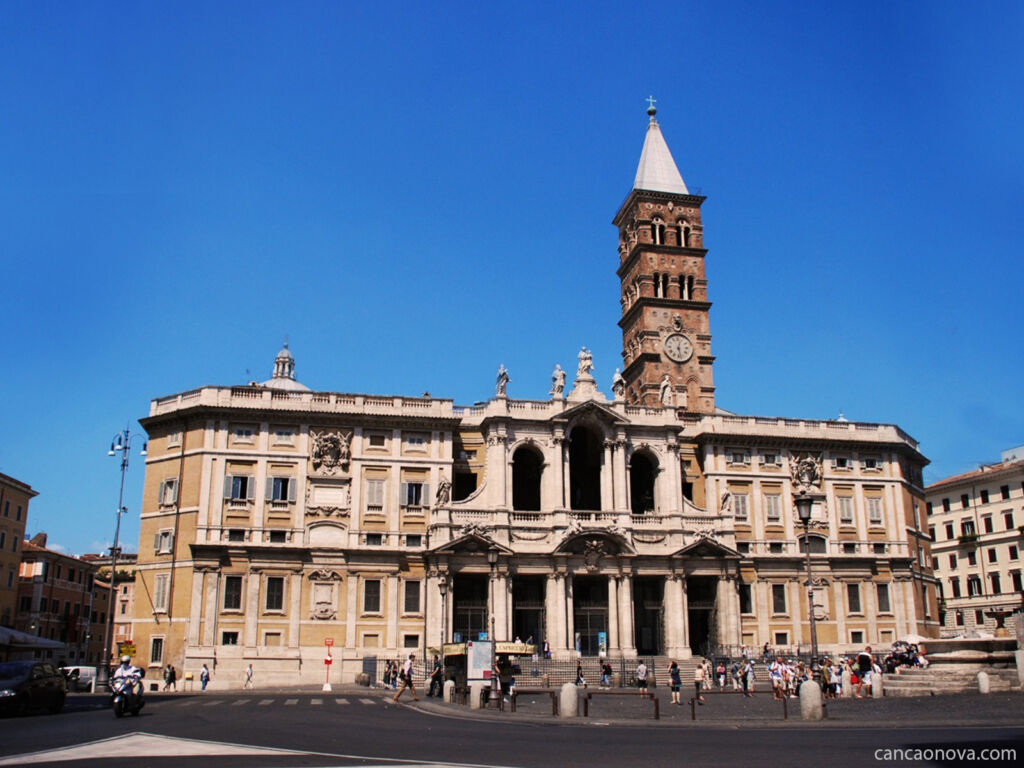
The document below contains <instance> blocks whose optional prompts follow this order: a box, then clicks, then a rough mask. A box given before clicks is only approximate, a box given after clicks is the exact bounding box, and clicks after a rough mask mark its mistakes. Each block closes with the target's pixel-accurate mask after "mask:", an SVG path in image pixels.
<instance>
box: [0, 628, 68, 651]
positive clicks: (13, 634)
mask: <svg viewBox="0 0 1024 768" xmlns="http://www.w3.org/2000/svg"><path fill="white" fill-rule="evenodd" d="M0 647H5V648H63V647H64V643H58V642H57V641H56V640H47V639H46V638H45V637H37V636H36V635H30V634H28V632H19V631H18V630H16V629H10V628H8V627H0Z"/></svg>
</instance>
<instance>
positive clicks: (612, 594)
mask: <svg viewBox="0 0 1024 768" xmlns="http://www.w3.org/2000/svg"><path fill="white" fill-rule="evenodd" d="M616 578H617V577H616V576H609V577H608V650H609V651H618V650H620V647H619V590H618V586H619V585H618V582H617V581H616Z"/></svg>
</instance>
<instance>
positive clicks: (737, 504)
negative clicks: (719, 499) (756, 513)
mask: <svg viewBox="0 0 1024 768" xmlns="http://www.w3.org/2000/svg"><path fill="white" fill-rule="evenodd" d="M732 501H733V509H734V510H735V513H736V519H737V520H746V519H747V516H748V515H749V514H750V513H749V511H748V509H749V507H750V497H749V496H748V495H747V494H745V493H737V494H735V495H734V496H733V497H732Z"/></svg>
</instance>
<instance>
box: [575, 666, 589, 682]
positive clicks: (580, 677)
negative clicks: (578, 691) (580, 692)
mask: <svg viewBox="0 0 1024 768" xmlns="http://www.w3.org/2000/svg"><path fill="white" fill-rule="evenodd" d="M576 685H577V686H578V687H579V688H586V687H587V679H586V678H585V677H584V676H583V665H582V664H581V663H580V662H578V661H577V662H576Z"/></svg>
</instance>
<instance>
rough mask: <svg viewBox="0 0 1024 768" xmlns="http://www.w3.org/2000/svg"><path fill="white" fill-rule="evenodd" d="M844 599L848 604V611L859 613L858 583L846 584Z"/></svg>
mask: <svg viewBox="0 0 1024 768" xmlns="http://www.w3.org/2000/svg"><path fill="white" fill-rule="evenodd" d="M846 601H847V603H848V604H849V608H850V613H860V612H861V609H860V584H847V585H846Z"/></svg>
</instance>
